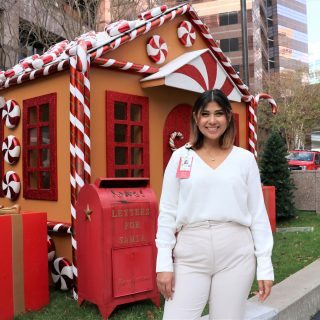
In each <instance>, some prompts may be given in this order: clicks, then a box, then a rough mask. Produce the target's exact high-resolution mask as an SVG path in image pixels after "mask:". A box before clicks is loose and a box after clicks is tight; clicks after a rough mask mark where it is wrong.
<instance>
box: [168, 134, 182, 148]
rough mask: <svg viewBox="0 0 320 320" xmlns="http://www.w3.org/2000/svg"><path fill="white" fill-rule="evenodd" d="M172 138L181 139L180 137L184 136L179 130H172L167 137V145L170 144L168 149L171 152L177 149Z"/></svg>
mask: <svg viewBox="0 0 320 320" xmlns="http://www.w3.org/2000/svg"><path fill="white" fill-rule="evenodd" d="M174 139H180V140H182V139H184V136H183V134H182V133H181V132H179V131H178V132H177V131H174V132H172V133H171V134H170V137H169V146H170V149H171V150H172V152H173V151H176V150H177V148H176V146H175V144H174Z"/></svg>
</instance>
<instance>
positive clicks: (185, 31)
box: [177, 21, 196, 47]
mask: <svg viewBox="0 0 320 320" xmlns="http://www.w3.org/2000/svg"><path fill="white" fill-rule="evenodd" d="M177 32H178V38H179V40H180V42H181V43H182V44H183V45H184V46H185V47H191V46H192V45H193V44H194V42H195V41H196V31H195V30H194V27H193V25H192V24H191V22H189V21H182V22H181V23H180V24H179V27H178V29H177Z"/></svg>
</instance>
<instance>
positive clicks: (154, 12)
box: [138, 4, 168, 20]
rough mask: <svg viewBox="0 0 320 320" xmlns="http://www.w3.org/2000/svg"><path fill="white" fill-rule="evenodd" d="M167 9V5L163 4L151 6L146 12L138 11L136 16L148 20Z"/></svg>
mask: <svg viewBox="0 0 320 320" xmlns="http://www.w3.org/2000/svg"><path fill="white" fill-rule="evenodd" d="M167 9H168V7H167V6H166V5H165V4H164V5H162V6H160V7H157V8H153V9H151V10H148V11H146V12H143V13H140V14H139V16H138V18H139V19H140V20H150V19H152V18H154V17H157V16H159V15H160V14H162V13H164V12H166V11H167Z"/></svg>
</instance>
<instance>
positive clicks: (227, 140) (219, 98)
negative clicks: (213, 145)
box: [190, 89, 236, 149]
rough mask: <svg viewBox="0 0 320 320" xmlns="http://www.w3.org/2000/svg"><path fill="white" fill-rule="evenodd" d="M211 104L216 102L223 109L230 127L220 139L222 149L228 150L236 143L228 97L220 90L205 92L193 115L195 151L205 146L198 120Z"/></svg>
mask: <svg viewBox="0 0 320 320" xmlns="http://www.w3.org/2000/svg"><path fill="white" fill-rule="evenodd" d="M210 102H216V103H217V104H218V105H219V106H220V107H221V108H222V110H223V111H224V113H225V115H226V117H227V121H228V126H227V129H226V131H225V132H224V133H223V135H222V136H221V137H220V140H219V143H220V147H221V148H223V149H228V148H230V147H231V146H232V145H233V143H234V139H235V134H236V125H235V121H234V116H233V113H232V108H231V104H230V101H229V100H228V98H227V96H226V95H225V94H224V93H223V92H222V91H221V90H218V89H214V90H208V91H205V92H203V93H202V94H201V95H200V96H199V98H198V99H197V100H196V102H195V103H194V106H193V109H192V115H191V131H190V143H191V145H192V147H193V148H195V149H199V148H201V147H202V145H203V138H204V137H203V134H202V133H201V132H200V130H199V128H198V126H197V123H196V118H197V117H198V116H199V114H200V113H201V112H202V111H203V109H204V108H205V107H206V106H207V105H208V104H209V103H210Z"/></svg>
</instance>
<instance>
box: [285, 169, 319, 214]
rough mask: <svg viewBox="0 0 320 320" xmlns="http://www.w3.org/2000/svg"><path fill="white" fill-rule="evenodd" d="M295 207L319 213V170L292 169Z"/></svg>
mask: <svg viewBox="0 0 320 320" xmlns="http://www.w3.org/2000/svg"><path fill="white" fill-rule="evenodd" d="M291 177H292V178H293V180H294V183H295V186H296V188H297V189H296V190H295V191H294V197H295V204H296V208H297V209H299V210H308V211H316V213H319V214H320V170H317V171H316V170H306V171H292V172H291Z"/></svg>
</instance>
